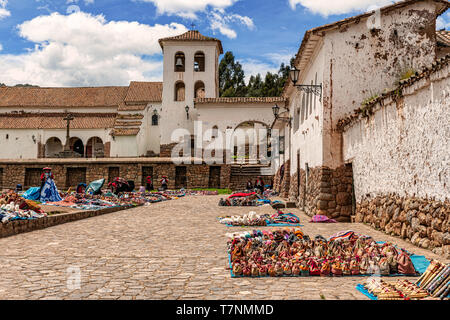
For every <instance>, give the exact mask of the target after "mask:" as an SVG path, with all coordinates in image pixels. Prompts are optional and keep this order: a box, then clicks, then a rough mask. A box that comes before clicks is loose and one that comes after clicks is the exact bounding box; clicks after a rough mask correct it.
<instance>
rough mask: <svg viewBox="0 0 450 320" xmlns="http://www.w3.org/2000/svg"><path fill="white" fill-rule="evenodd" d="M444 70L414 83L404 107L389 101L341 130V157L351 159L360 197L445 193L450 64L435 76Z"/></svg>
mask: <svg viewBox="0 0 450 320" xmlns="http://www.w3.org/2000/svg"><path fill="white" fill-rule="evenodd" d="M445 74H446V78H444V79H441V80H437V79H435V80H434V81H433V82H432V83H431V85H430V83H429V82H426V81H425V80H423V81H421V82H420V83H418V84H417V85H415V86H414V87H412V88H411V89H410V90H409V91H410V92H409V95H407V96H405V98H404V106H403V107H402V108H397V107H396V104H395V103H390V104H388V105H386V106H385V107H382V108H381V109H379V110H378V111H377V112H376V113H375V115H373V116H372V117H370V118H369V120H368V121H367V120H362V121H359V122H357V123H356V124H355V125H353V126H352V127H350V128H349V129H348V130H347V131H346V132H345V133H344V136H343V138H344V144H343V145H344V147H343V149H344V151H343V152H344V159H345V161H346V162H351V163H352V164H353V172H354V173H353V174H354V183H355V194H356V198H357V200H358V201H360V200H361V199H362V198H363V197H364V196H365V195H371V196H376V195H385V194H388V193H397V194H400V195H402V196H406V195H408V196H417V197H436V199H439V200H444V199H445V198H446V197H447V198H448V197H449V190H450V189H449V188H450V78H449V67H447V69H446V70H444V71H442V72H440V73H439V75H438V76H439V77H442V76H443V75H445ZM421 86H422V88H420V87H421ZM423 86H425V87H423Z"/></svg>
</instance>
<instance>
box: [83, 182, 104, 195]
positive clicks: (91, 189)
mask: <svg viewBox="0 0 450 320" xmlns="http://www.w3.org/2000/svg"><path fill="white" fill-rule="evenodd" d="M104 184H105V179H100V180H95V181H92V182H91V183H90V184H89V186H88V187H87V188H86V194H98V193H99V191H101V189H102V187H103V185H104Z"/></svg>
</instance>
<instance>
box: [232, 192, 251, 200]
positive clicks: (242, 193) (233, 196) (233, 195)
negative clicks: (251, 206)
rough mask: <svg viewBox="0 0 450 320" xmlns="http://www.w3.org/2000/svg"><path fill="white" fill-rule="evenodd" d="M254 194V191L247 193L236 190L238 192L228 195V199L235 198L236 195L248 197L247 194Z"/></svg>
mask: <svg viewBox="0 0 450 320" xmlns="http://www.w3.org/2000/svg"><path fill="white" fill-rule="evenodd" d="M254 194H256V192H249V193H245V192H238V193H235V194H232V195H231V196H229V197H228V199H230V198H236V197H248V196H251V195H254Z"/></svg>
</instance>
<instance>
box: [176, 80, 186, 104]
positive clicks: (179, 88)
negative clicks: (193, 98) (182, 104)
mask: <svg viewBox="0 0 450 320" xmlns="http://www.w3.org/2000/svg"><path fill="white" fill-rule="evenodd" d="M184 99H185V87H184V82H183V81H178V82H177V83H175V99H174V100H175V101H184Z"/></svg>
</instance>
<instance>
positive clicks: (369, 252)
mask: <svg viewBox="0 0 450 320" xmlns="http://www.w3.org/2000/svg"><path fill="white" fill-rule="evenodd" d="M229 237H230V239H229V241H228V253H229V259H230V268H231V275H232V277H238V276H253V277H256V276H319V275H320V276H330V275H333V276H342V275H344V276H350V275H372V274H380V275H386V276H387V275H417V274H418V271H416V269H415V267H414V265H413V262H412V260H411V258H410V256H409V255H408V253H407V252H406V251H404V250H397V248H396V247H395V246H394V245H392V244H390V243H383V244H380V243H377V242H375V241H374V240H373V239H372V238H371V237H368V236H364V235H357V234H353V236H352V237H350V238H348V239H346V238H342V239H336V240H332V241H327V240H326V239H325V238H324V237H322V236H316V237H315V238H314V239H311V238H310V237H309V236H307V235H304V234H303V233H302V231H301V230H300V229H288V228H283V229H277V230H274V231H270V230H266V231H260V230H253V231H252V232H244V233H240V234H232V235H229Z"/></svg>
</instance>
